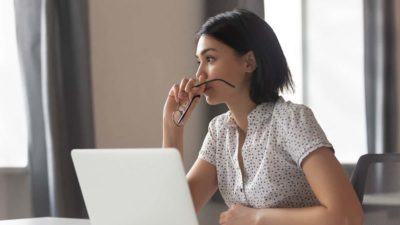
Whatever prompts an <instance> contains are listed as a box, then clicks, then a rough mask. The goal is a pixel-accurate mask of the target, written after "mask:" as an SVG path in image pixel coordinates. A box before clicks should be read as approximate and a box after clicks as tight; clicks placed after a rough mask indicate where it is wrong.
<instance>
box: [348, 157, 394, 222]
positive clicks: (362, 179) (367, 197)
mask: <svg viewBox="0 0 400 225" xmlns="http://www.w3.org/2000/svg"><path fill="white" fill-rule="evenodd" d="M374 164H375V165H374ZM372 165H374V166H375V167H373V166H372ZM396 166H397V167H396ZM371 177H375V179H376V180H373V179H371ZM351 182H352V184H353V188H354V190H355V192H356V194H357V197H358V199H359V201H360V202H361V204H362V205H363V209H364V213H365V215H366V216H365V220H366V223H365V224H377V223H378V224H400V154H393V153H387V154H366V155H363V156H361V157H360V159H359V160H358V162H357V164H356V167H355V169H354V171H353V174H352V177H351ZM369 186H375V187H374V188H370V187H369ZM373 189H374V190H373ZM378 217H379V219H377V218H378ZM372 221H373V222H372Z"/></svg>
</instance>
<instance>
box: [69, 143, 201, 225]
mask: <svg viewBox="0 0 400 225" xmlns="http://www.w3.org/2000/svg"><path fill="white" fill-rule="evenodd" d="M71 155H72V160H73V163H74V167H75V171H76V173H77V176H78V181H79V185H80V187H81V190H82V194H83V198H84V201H85V204H86V208H87V211H88V214H89V218H90V223H91V225H198V221H197V217H196V213H195V209H194V206H193V201H192V198H191V195H190V191H189V186H188V183H187V180H186V177H185V172H184V168H183V164H182V160H181V156H180V154H179V152H178V151H177V150H176V149H161V148H160V149H74V150H72V152H71Z"/></svg>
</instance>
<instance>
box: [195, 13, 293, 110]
mask: <svg viewBox="0 0 400 225" xmlns="http://www.w3.org/2000/svg"><path fill="white" fill-rule="evenodd" d="M202 35H207V36H210V37H213V38H215V39H217V40H218V41H220V42H222V43H224V44H226V45H228V46H229V47H231V48H233V49H234V50H235V51H236V53H237V54H238V55H239V56H242V55H244V54H246V53H248V52H249V51H252V52H253V53H254V56H255V58H256V63H257V68H256V69H255V70H254V72H253V74H252V77H251V82H250V98H251V99H252V100H253V102H254V103H256V104H261V103H263V102H275V101H277V99H278V98H279V91H281V92H283V91H285V90H290V91H294V88H293V85H294V84H293V80H292V75H291V73H290V70H289V67H288V65H287V62H286V58H285V55H284V54H283V51H282V48H281V46H280V44H279V41H278V38H277V37H276V35H275V33H274V31H273V30H272V28H271V27H270V26H269V25H268V24H267V23H266V22H265V21H264V20H263V19H261V18H260V17H258V16H257V15H255V14H254V13H252V12H250V11H247V10H244V9H235V10H233V11H228V12H224V13H221V14H218V15H216V16H214V17H211V18H209V19H208V20H207V21H206V22H205V23H204V24H203V25H202V26H201V28H200V30H199V31H198V32H197V35H196V37H197V40H198V39H199V38H200V36H202Z"/></svg>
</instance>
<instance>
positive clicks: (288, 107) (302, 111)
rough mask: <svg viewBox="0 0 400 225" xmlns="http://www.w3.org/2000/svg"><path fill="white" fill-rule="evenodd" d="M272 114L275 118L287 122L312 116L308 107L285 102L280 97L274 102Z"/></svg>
mask: <svg viewBox="0 0 400 225" xmlns="http://www.w3.org/2000/svg"><path fill="white" fill-rule="evenodd" d="M273 114H274V116H275V117H278V118H280V119H285V120H288V121H293V120H298V119H301V118H304V117H309V116H313V112H312V110H311V109H310V108H309V107H308V106H306V105H304V104H298V103H293V102H291V101H286V100H284V99H283V98H282V97H280V98H279V99H278V101H277V102H276V104H275V109H274V113H273Z"/></svg>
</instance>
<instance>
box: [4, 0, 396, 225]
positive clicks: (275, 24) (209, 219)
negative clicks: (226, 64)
mask: <svg viewBox="0 0 400 225" xmlns="http://www.w3.org/2000/svg"><path fill="white" fill-rule="evenodd" d="M234 8H245V9H248V10H251V11H253V12H255V13H256V14H258V15H259V16H260V17H261V18H264V19H265V20H266V21H267V22H268V23H269V24H270V25H271V26H272V28H273V29H274V30H275V32H276V34H277V36H278V39H279V40H280V43H281V45H282V48H283V50H284V53H285V55H286V57H287V60H288V63H289V67H290V68H291V72H292V74H293V78H294V82H295V85H296V92H295V93H294V94H293V93H283V96H284V98H285V99H286V100H290V101H292V102H295V103H299V104H306V105H308V106H309V107H311V109H312V110H313V112H314V114H315V116H316V118H317V120H318V121H319V123H320V124H321V126H322V128H323V129H324V131H325V133H326V135H327V137H328V139H329V140H330V141H331V142H332V144H333V145H334V147H335V150H336V156H337V158H338V159H339V161H340V162H341V163H342V165H343V167H344V168H345V169H346V170H347V172H348V173H349V175H350V174H351V172H352V170H353V168H354V165H355V164H356V162H357V160H358V158H359V157H360V156H361V155H363V154H366V153H400V137H399V129H400V121H399V113H400V105H399V102H400V62H399V59H400V47H399V43H400V1H398V0H324V1H319V0H247V1H246V0H242V1H241V0H220V1H213V0H189V1H187V0H170V1H162V0H158V1H146V0H69V1H67V0H2V1H0V84H1V87H0V146H1V148H0V219H13V218H26V217H40V216H58V217H86V216H87V213H86V210H85V206H84V203H83V200H82V196H81V194H80V189H79V186H78V183H77V180H76V175H75V172H74V169H73V166H72V162H71V158H70V151H71V149H73V148H137V147H161V143H162V129H161V128H162V124H161V120H162V109H163V104H164V101H165V99H166V97H167V94H168V91H169V89H170V87H171V86H172V85H173V84H174V83H177V82H179V81H180V80H181V79H182V78H183V77H192V76H194V73H195V71H196V69H197V68H196V67H197V63H196V59H195V57H194V54H195V49H196V42H195V33H196V31H197V30H198V29H199V28H200V26H201V24H202V23H203V22H205V20H206V19H207V18H208V17H210V16H213V15H216V14H217V13H219V12H223V11H226V10H232V9H234ZM266 44H268V43H266ZM225 110H226V108H224V107H223V106H216V107H209V106H207V105H206V103H205V101H204V99H203V100H202V102H201V103H200V104H199V107H198V108H197V109H196V111H195V112H194V114H193V115H192V117H191V120H190V121H189V122H188V124H187V126H186V127H185V139H184V141H185V143H184V144H185V153H184V166H185V169H186V170H187V171H188V170H189V169H190V167H191V165H192V164H193V162H194V161H195V160H196V158H197V154H198V151H199V149H200V146H201V143H202V140H203V138H204V136H205V134H206V132H207V125H208V122H209V121H210V119H212V118H213V117H214V116H215V115H217V114H219V113H221V112H224V111H225ZM392 169H393V168H392ZM377 170H379V169H377ZM379 171H382V170H379ZM393 171H395V172H392V173H390V179H388V180H390V182H391V183H390V184H388V185H389V186H390V185H391V186H393V187H395V188H396V187H400V167H397V168H394V169H393ZM383 176H386V175H385V174H384V173H381V174H380V175H379V174H378V175H377V176H376V179H377V180H376V181H369V183H370V184H371V186H373V188H371V189H370V190H371V192H374V191H376V190H381V189H385V188H382V185H376V184H377V182H380V184H381V183H382V182H383V180H382V177H383ZM386 177H387V176H386ZM387 182H389V181H387ZM385 187H388V186H385ZM386 189H387V188H386ZM386 189H385V190H386ZM389 189H390V188H389ZM390 191H391V192H393V189H390ZM397 191H400V188H399V189H397ZM397 196H399V195H397ZM371 201H373V200H371ZM397 203H398V204H397ZM365 204H367V203H365ZM390 204H394V205H396V204H397V206H399V205H400V197H398V198H394V199H393V198H392V199H391V201H390ZM225 209H226V206H225V204H224V203H223V200H222V199H221V197H220V196H219V195H218V194H216V195H215V196H214V197H213V199H212V200H211V201H210V202H209V204H208V205H207V206H206V207H205V208H204V209H203V210H202V211H201V213H200V215H199V220H200V224H202V225H205V224H218V216H219V214H220V212H222V211H223V210H225ZM398 209H399V208H398V207H397V210H398ZM390 210H391V209H390ZM390 210H389V211H387V210H386V211H383V212H380V213H375V214H373V213H371V215H373V216H375V217H376V216H378V217H379V221H380V222H382V221H385V220H388V221H389V220H391V219H393V218H395V219H399V218H398V217H399V216H397V217H396V215H399V213H396V212H399V211H390ZM371 218H372V217H371ZM371 221H372V219H371ZM398 221H399V220H398ZM367 222H368V221H367ZM381 224H389V223H385V222H382V223H381Z"/></svg>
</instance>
